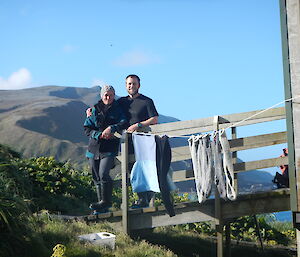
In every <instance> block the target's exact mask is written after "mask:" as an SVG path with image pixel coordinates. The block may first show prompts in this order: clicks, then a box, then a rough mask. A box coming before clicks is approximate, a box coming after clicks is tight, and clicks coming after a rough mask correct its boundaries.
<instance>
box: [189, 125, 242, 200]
mask: <svg viewBox="0 0 300 257" xmlns="http://www.w3.org/2000/svg"><path fill="white" fill-rule="evenodd" d="M188 142H189V149H190V152H191V157H192V163H193V170H194V176H195V183H196V190H197V196H198V201H199V203H202V202H204V201H206V200H207V199H208V198H209V196H210V193H211V187H212V185H213V183H214V184H215V185H216V188H217V190H218V192H219V194H220V197H221V198H223V199H229V200H234V199H236V192H235V190H234V172H233V161H232V157H231V153H230V146H229V142H228V139H227V136H226V133H225V130H221V131H216V132H214V133H213V140H211V139H210V134H201V135H192V136H190V138H189V139H188Z"/></svg>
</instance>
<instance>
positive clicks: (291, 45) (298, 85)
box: [279, 0, 300, 256]
mask: <svg viewBox="0 0 300 257" xmlns="http://www.w3.org/2000/svg"><path fill="white" fill-rule="evenodd" d="M279 3H280V20H281V39H282V57H283V72H284V90H285V99H290V98H292V97H293V98H294V97H299V95H300V51H299V45H300V22H299V21H300V1H299V0H280V1H279ZM299 103H300V98H296V99H294V100H293V101H288V102H286V105H285V107H286V124H287V138H288V149H289V154H288V158H289V182H290V203H291V210H292V211H293V222H294V226H295V227H296V235H297V256H300V222H299V217H300V189H299V188H300V118H299V116H300V106H299Z"/></svg>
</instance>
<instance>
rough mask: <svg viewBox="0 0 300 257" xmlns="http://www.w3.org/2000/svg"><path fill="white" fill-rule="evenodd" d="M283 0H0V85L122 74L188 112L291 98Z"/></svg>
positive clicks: (85, 82) (118, 79) (113, 79)
mask: <svg viewBox="0 0 300 257" xmlns="http://www.w3.org/2000/svg"><path fill="white" fill-rule="evenodd" d="M279 17H280V15H279V1H276V0H264V1H261V0H243V1H240V0H186V1H183V0H172V1H171V0H160V1H158V0H152V1H150V0H148V1H147V0H127V1H126V0H123V1H117V0H112V1H101V0H98V1H96V0H87V1H79V0H77V1H76V0H60V1H58V0H51V1H33V0H27V1H20V0H19V1H18V0H10V1H1V2H0V31H1V41H0V59H1V62H0V89H19V88H26V87H36V86H42V85H59V86H76V87H91V86H92V85H97V84H100V85H101V84H103V83H109V84H112V85H114V86H115V88H116V91H117V94H118V95H125V94H126V90H125V86H124V78H125V77H126V75H127V74H129V73H136V74H138V75H139V76H140V77H141V92H142V93H143V94H145V95H148V96H150V97H151V98H153V100H154V101H155V104H156V106H157V109H158V111H159V113H161V114H164V115H168V116H173V117H176V118H179V119H181V120H189V119H196V118H202V117H208V116H213V115H216V114H229V113H237V112H244V111H251V110H256V109H263V108H267V107H269V106H271V105H273V104H275V103H277V102H280V101H282V100H283V99H284V94H283V92H284V90H283V74H282V55H281V36H280V18H279Z"/></svg>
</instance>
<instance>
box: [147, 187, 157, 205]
mask: <svg viewBox="0 0 300 257" xmlns="http://www.w3.org/2000/svg"><path fill="white" fill-rule="evenodd" d="M146 193H147V200H148V203H149V206H150V207H153V206H154V200H155V199H154V198H155V193H154V192H153V191H147V192H146Z"/></svg>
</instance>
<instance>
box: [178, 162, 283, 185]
mask: <svg viewBox="0 0 300 257" xmlns="http://www.w3.org/2000/svg"><path fill="white" fill-rule="evenodd" d="M286 164H288V157H277V158H270V159H263V160H259V161H250V162H240V163H235V164H234V165H233V166H234V171H235V172H244V171H248V170H256V169H265V168H271V167H277V166H280V165H286ZM172 179H173V181H174V182H179V181H185V180H190V179H194V171H193V170H178V171H174V172H173V176H172Z"/></svg>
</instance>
